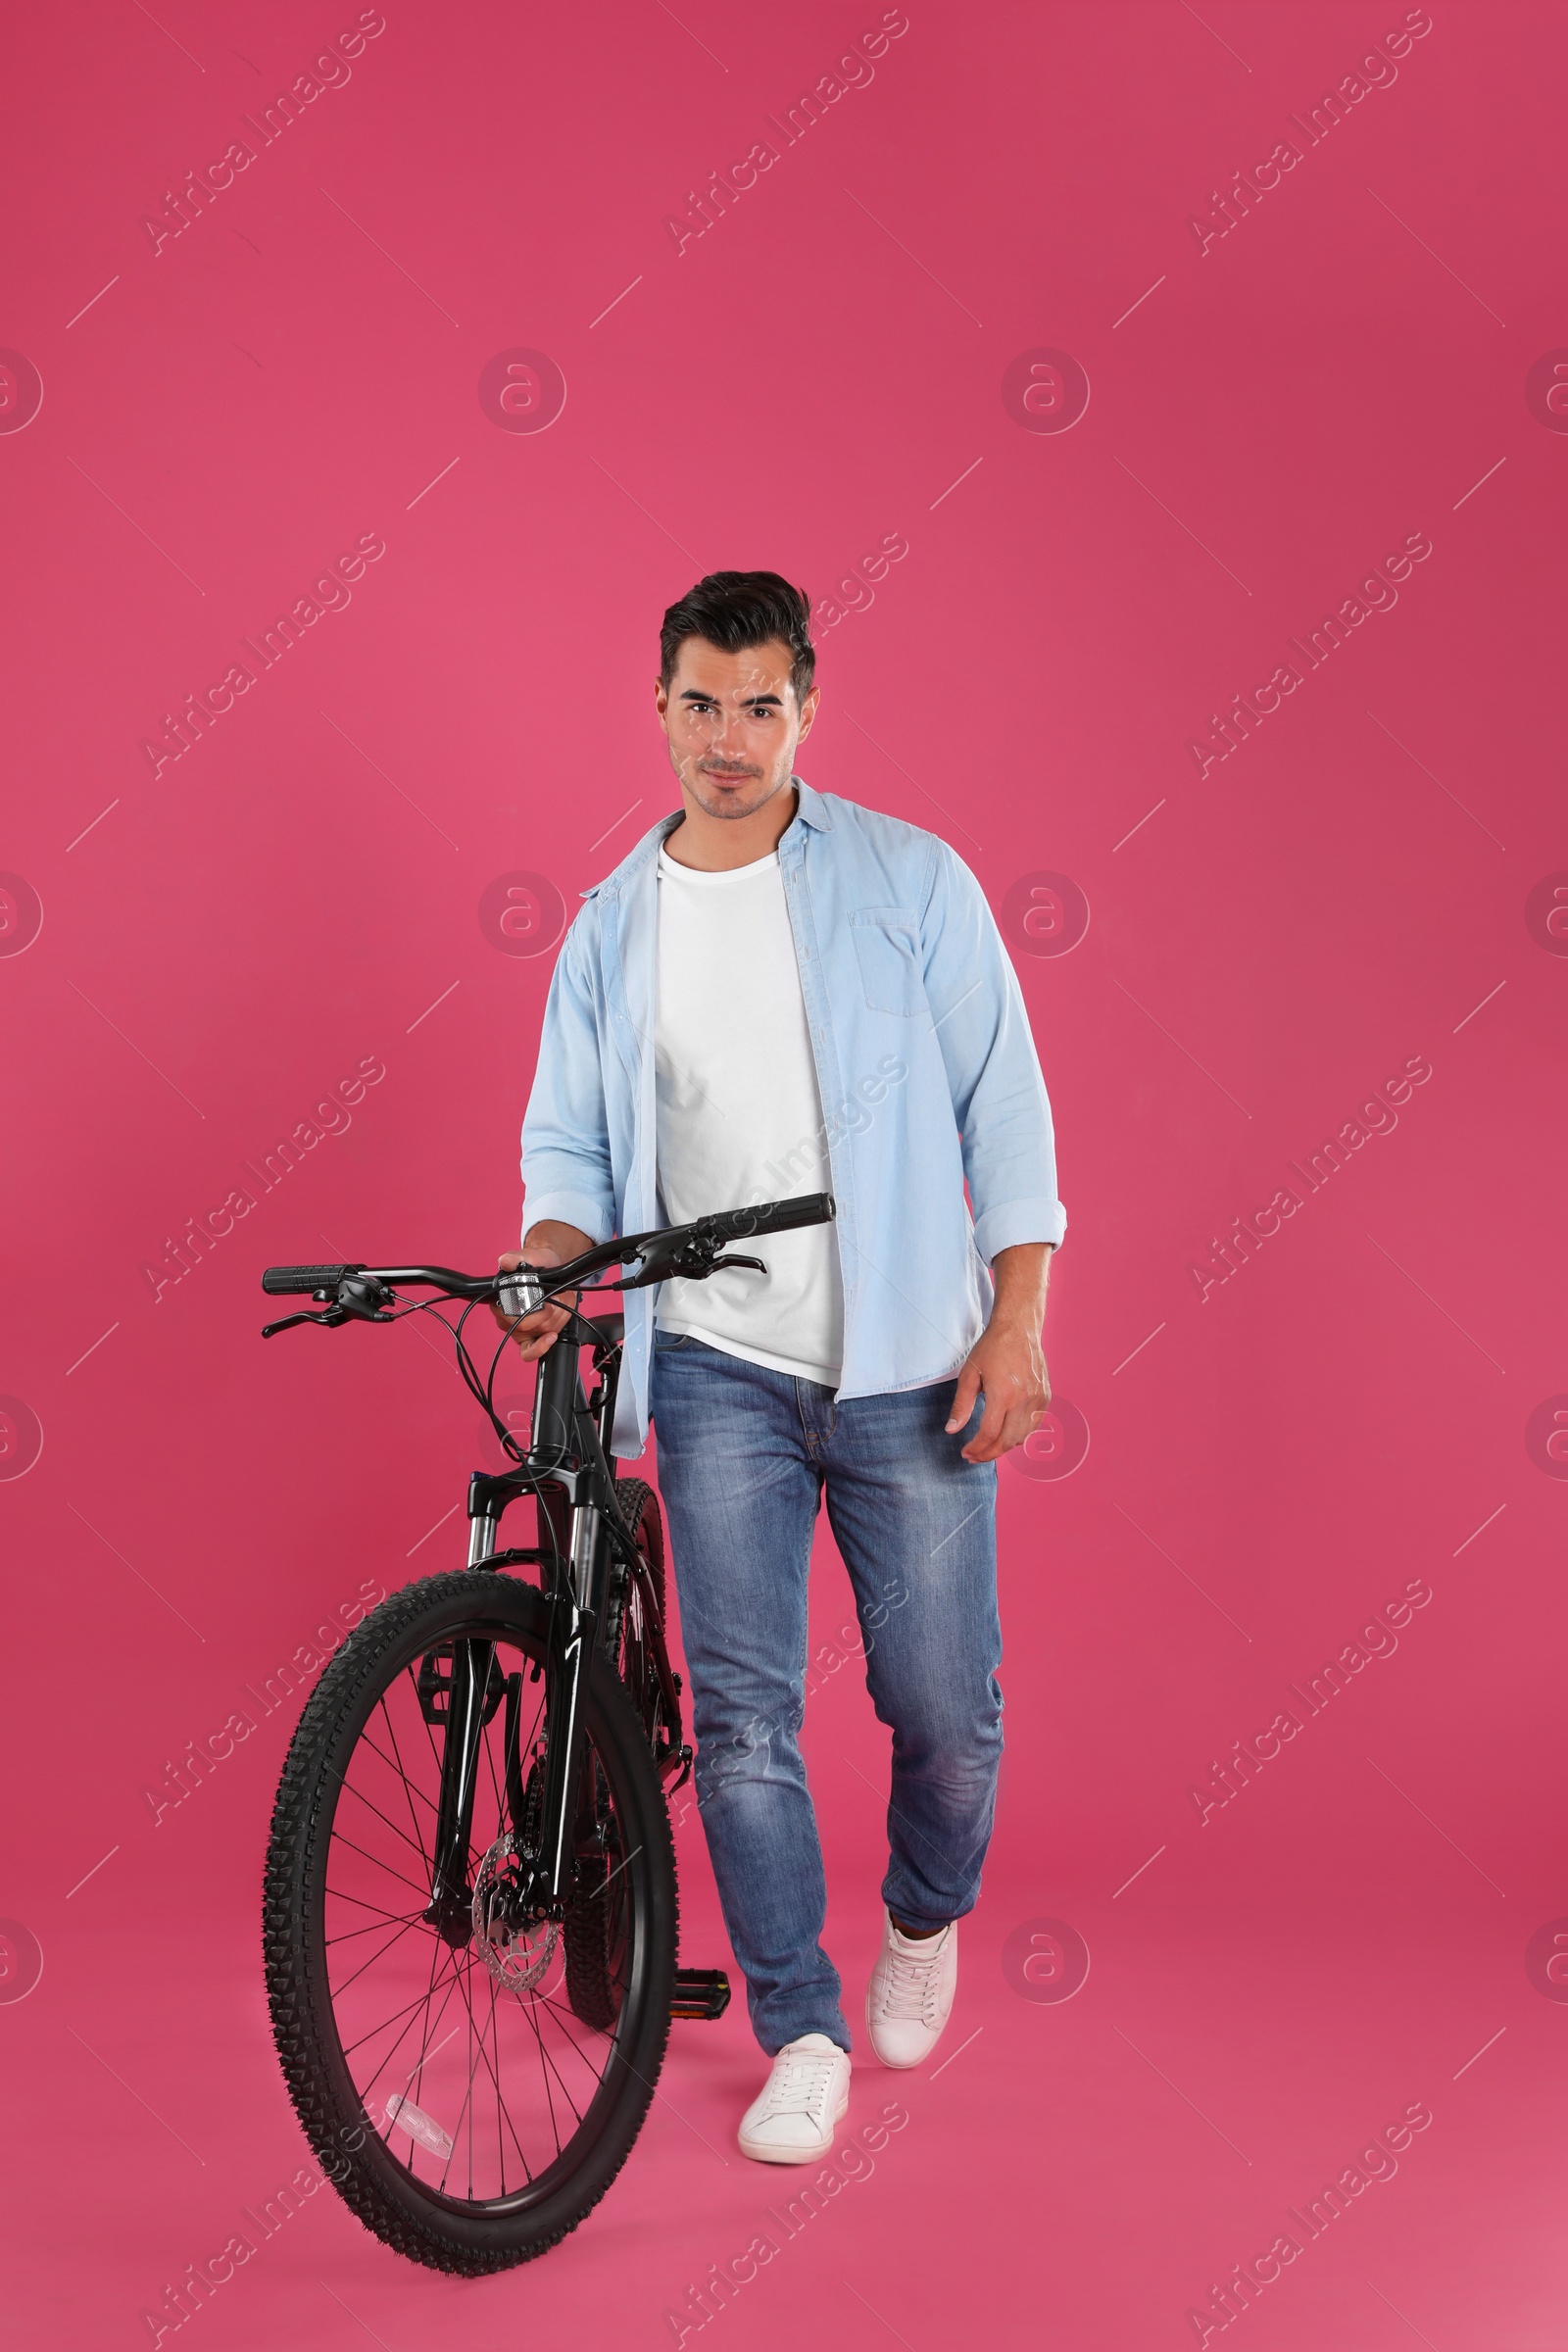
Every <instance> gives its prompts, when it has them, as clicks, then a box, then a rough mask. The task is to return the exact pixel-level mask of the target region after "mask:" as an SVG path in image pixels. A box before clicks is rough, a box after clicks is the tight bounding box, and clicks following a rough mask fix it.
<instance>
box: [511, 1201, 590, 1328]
mask: <svg viewBox="0 0 1568 2352" xmlns="http://www.w3.org/2000/svg"><path fill="white" fill-rule="evenodd" d="M592 1248H593V1244H592V1242H591V1241H590V1240H589V1238H588V1236H587V1235H586V1234H585V1233H579V1232H578V1230H577V1228H576V1226H575V1225H562V1224H557V1223H555V1222H553V1221H552V1220H550V1219H548V1218H546V1219H542V1220H541V1222H540V1223H539V1224H537V1225H535V1226H534V1227H532V1229H531V1230H530V1231H529V1233H528V1234H527V1236H526V1237H525V1242H524V1247H523V1248H522V1249H521V1250H506V1251H505V1252H504V1253H503V1254H502V1256H501V1257H500V1258H498V1259H497V1261H496V1262H497V1264H498V1265H499V1266H500V1268H501V1271H502V1272H503V1274H515V1272H516V1270H517V1268H518V1267H519V1266H564V1265H565V1264H566V1263H567V1261H568V1260H569V1259H571V1258H573V1257H581V1255H582V1253H583V1251H584V1250H591V1249H592ZM580 1296H581V1294H580V1293H579V1292H575V1291H574V1292H572V1293H571V1295H570V1298H569V1299H568V1300H567V1301H566V1302H564V1303H563V1304H561V1305H557V1304H555V1303H554V1302H552V1303H551V1304H550V1305H548V1306H541V1307H539V1308H537V1309H536V1310H535V1312H534V1313H533V1314H531V1315H523V1316H521V1317H518V1316H515V1315H509V1314H508V1313H507V1311H506V1308H505V1307H504V1306H502V1305H500V1304H499V1303H497V1304H496V1305H493V1306H492V1307H491V1309H490V1312H491V1313H492V1314H493V1315H494V1317H495V1319H496V1321H497V1323H498V1324H499V1325H500V1327H501V1329H502V1330H503V1331H505V1332H509V1333H510V1334H511V1335H512V1336H513V1337H514V1338H515V1341H516V1343H517V1352H518V1354H519V1355H520V1357H521V1358H522V1361H523V1362H524V1363H525V1364H532V1363H537V1361H538V1360H539V1358H540V1356H542V1355H545V1354H547V1353H548V1352H549V1350H550V1349H551V1348H553V1347H554V1346H555V1344H556V1335H557V1333H558V1332H559V1331H560V1330H561V1329H562V1327H563V1325H564V1323H565V1320H566V1316H567V1312H568V1309H569V1307H574V1306H575V1305H576V1304H577V1300H578V1299H579V1297H580Z"/></svg>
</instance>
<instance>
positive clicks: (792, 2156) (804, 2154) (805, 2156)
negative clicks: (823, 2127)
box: [735, 2091, 850, 2164]
mask: <svg viewBox="0 0 1568 2352" xmlns="http://www.w3.org/2000/svg"><path fill="white" fill-rule="evenodd" d="M849 2112H850V2094H849V2092H848V2091H846V2092H845V2094H844V2096H843V2098H842V2099H841V2100H840V2101H839V2111H838V2113H837V2115H836V2116H835V2117H834V2118H833V2131H837V2130H838V2128H839V2126H840V2124H842V2123H843V2121H844V2118H845V2117H846V2116H847V2115H848V2114H849ZM833 2131H830V2132H829V2133H828V2135H827V2137H826V2139H824V2140H823V2141H822V2142H821V2143H820V2145H819V2146H817V2147H814V2148H779V2147H763V2146H761V2145H760V2143H759V2142H757V2141H748V2140H747V2139H746V2138H745V2136H744V2135H743V2134H742V2133H741V2132H739V2131H737V2132H736V2134H735V2144H736V2146H737V2147H738V2148H739V2149H740V2152H741V2154H742V2155H743V2156H749V2157H750V2158H751V2159H752V2162H753V2163H754V2164H819V2163H820V2162H821V2160H822V2158H823V2157H824V2156H831V2154H832V2153H833Z"/></svg>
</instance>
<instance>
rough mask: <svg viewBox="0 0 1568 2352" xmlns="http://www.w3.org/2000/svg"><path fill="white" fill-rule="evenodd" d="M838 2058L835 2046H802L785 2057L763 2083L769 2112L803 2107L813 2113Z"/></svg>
mask: <svg viewBox="0 0 1568 2352" xmlns="http://www.w3.org/2000/svg"><path fill="white" fill-rule="evenodd" d="M838 2062H839V2054H838V2052H837V2050H802V2051H800V2052H799V2053H798V2054H797V2055H795V2056H793V2057H790V2058H787V2059H786V2060H785V2062H784V2065H783V2066H782V2067H781V2068H780V2069H779V2070H778V2071H777V2072H776V2073H775V2074H774V2076H773V2079H772V2081H771V2082H769V2084H768V2086H767V2104H768V2111H769V2113H770V2114H775V2115H776V2114H778V2113H779V2112H780V2111H784V2112H789V2111H792V2110H798V2109H800V2108H802V2107H804V2108H806V2109H807V2110H808V2112H809V2113H810V2114H812V2115H814V2114H815V2113H816V2111H817V2110H818V2109H819V2108H820V2107H821V2105H822V2102H823V2100H824V2099H825V2098H826V2096H827V2086H828V2084H829V2082H831V2081H832V2078H833V2069H834V2068H835V2067H836V2066H837V2064H838Z"/></svg>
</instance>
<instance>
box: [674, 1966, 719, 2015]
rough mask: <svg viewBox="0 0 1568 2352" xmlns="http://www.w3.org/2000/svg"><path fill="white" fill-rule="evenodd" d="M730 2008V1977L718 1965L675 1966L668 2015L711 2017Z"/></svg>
mask: <svg viewBox="0 0 1568 2352" xmlns="http://www.w3.org/2000/svg"><path fill="white" fill-rule="evenodd" d="M728 2007H729V1979H728V1977H726V1976H725V1974H724V1971H723V1970H722V1969H721V1968H677V1969H676V1971H675V1996H674V1998H673V2000H672V2001H671V2002H670V2004H669V2014H670V2016H671V2017H696V2018H707V2019H712V2018H715V2017H722V2016H723V2014H724V2012H725V2010H726V2009H727V2008H728Z"/></svg>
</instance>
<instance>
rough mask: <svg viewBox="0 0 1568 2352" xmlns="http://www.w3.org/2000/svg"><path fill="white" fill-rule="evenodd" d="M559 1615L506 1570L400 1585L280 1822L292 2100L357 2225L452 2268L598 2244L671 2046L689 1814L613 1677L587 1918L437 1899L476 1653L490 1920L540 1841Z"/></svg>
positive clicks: (587, 1820) (319, 1722) (272, 1911)
mask: <svg viewBox="0 0 1568 2352" xmlns="http://www.w3.org/2000/svg"><path fill="white" fill-rule="evenodd" d="M549 1617H550V1608H549V1603H548V1601H547V1600H546V1599H545V1598H544V1597H543V1596H542V1595H541V1594H540V1593H536V1592H535V1591H534V1590H533V1589H532V1588H531V1587H529V1586H527V1585H524V1584H521V1583H519V1582H518V1581H517V1580H516V1579H515V1578H512V1577H508V1576H505V1575H501V1574H498V1573H496V1572H494V1571H466V1572H463V1573H460V1574H456V1575H451V1576H437V1577H429V1578H426V1579H424V1580H423V1581H421V1582H420V1583H418V1584H415V1585H411V1586H409V1587H408V1588H407V1589H406V1590H405V1591H403V1592H401V1593H394V1594H393V1596H392V1597H391V1599H389V1600H387V1601H384V1602H383V1603H382V1604H381V1606H380V1607H379V1608H377V1609H376V1610H374V1611H373V1612H372V1614H371V1615H370V1616H369V1617H368V1618H367V1619H366V1620H365V1622H364V1624H363V1625H361V1627H360V1628H359V1630H358V1631H357V1632H356V1633H355V1634H354V1635H353V1637H352V1638H351V1639H350V1641H349V1642H346V1643H345V1644H344V1646H343V1648H342V1649H341V1650H340V1651H339V1652H338V1654H337V1656H336V1657H335V1658H334V1659H333V1661H332V1663H331V1665H330V1666H329V1667H328V1669H327V1671H326V1673H325V1674H324V1675H323V1676H322V1677H321V1680H320V1682H319V1685H318V1686H317V1689H316V1691H314V1692H313V1694H312V1696H311V1699H310V1701H309V1703H308V1705H307V1706H306V1709H305V1713H304V1715H303V1716H302V1717H301V1720H300V1724H299V1728H298V1730H297V1731H296V1733H295V1735H294V1740H293V1743H292V1745H291V1747H290V1749H289V1753H288V1758H287V1761H286V1763H285V1765H284V1768H283V1776H282V1781H281V1783H280V1786H279V1789H278V1794H277V1802H276V1806H275V1808H274V1811H273V1816H272V1834H271V1841H270V1847H269V1850H268V1862H267V1884H266V1899H265V1912H264V1925H265V1945H266V1955H267V1981H268V1993H269V1997H270V2005H271V2013H272V2025H273V2031H274V2034H275V2036H276V2040H277V2048H278V2054H279V2057H280V2058H281V2060H282V2065H283V2073H284V2077H285V2080H286V2082H287V2084H288V2089H289V2094H290V2096H291V2097H292V2099H293V2101H294V2105H295V2108H296V2110H297V2111H298V2114H299V2117H300V2120H301V2122H302V2124H303V2125H304V2127H305V2131H306V2133H307V2136H308V2137H309V2139H310V2142H311V2145H312V2147H313V2149H314V2150H315V2152H316V2155H317V2157H318V2159H319V2162H320V2164H321V2166H322V2168H323V2169H324V2170H325V2172H326V2174H327V2177H328V2178H329V2179H330V2180H333V2181H334V2182H335V2184H336V2186H337V2188H338V2190H339V2191H340V2193H341V2194H342V2196H343V2197H344V2198H345V2200H346V2201H347V2202H348V2204H349V2205H351V2206H352V2207H353V2209H354V2211H355V2212H356V2213H357V2214H358V2215H359V2217H360V2219H361V2220H362V2221H363V2222H364V2223H365V2224H366V2225H367V2227H368V2228H369V2229H373V2230H374V2231H375V2232H376V2234H377V2235H378V2236H379V2237H382V2238H384V2239H385V2240H386V2241H387V2243H388V2244H389V2245H392V2246H394V2247H396V2248H397V2250H398V2251H399V2252H400V2253H404V2254H408V2255H411V2256H413V2257H414V2259H415V2260H416V2261H418V2262H423V2263H427V2264H429V2265H430V2266H431V2267H432V2268H434V2269H437V2270H445V2271H461V2272H466V2273H478V2272H486V2271H498V2270H505V2269H507V2268H509V2267H510V2266H511V2265H512V2264H514V2263H518V2262H525V2261H527V2260H529V2259H530V2258H531V2257H532V2256H533V2255H536V2254H542V2253H543V2252H544V2251H545V2250H546V2249H547V2247H550V2246H552V2245H554V2244H555V2243H556V2242H557V2240H558V2239H560V2238H561V2237H563V2236H564V2234H565V2232H566V2231H567V2230H568V2229H575V2228H576V2226H577V2224H578V2223H579V2222H580V2221H581V2220H582V2219H583V2217H584V2215H585V2214H587V2213H588V2212H589V2211H590V2210H591V2208H592V2207H593V2206H594V2205H595V2204H597V2202H598V2201H599V2199H600V2198H601V2197H602V2196H603V2195H604V2193H605V2191H606V2189H607V2188H608V2187H609V2186H610V2184H611V2182H612V2180H613V2179H614V2177H615V2175H616V2173H617V2172H618V2171H619V2170H620V2167H621V2165H622V2164H623V2163H624V2162H625V2160H626V2157H627V2155H628V2153H629V2152H630V2149H631V2145H632V2142H633V2140H634V2139H635V2138H636V2136H637V2132H638V2131H639V2129H640V2128H641V2125H642V2122H643V2118H644V2116H645V2115H646V2113H647V2111H648V2106H649V2102H650V2101H651V2099H652V2097H653V2092H654V2083H655V2082H656V2080H657V2078H658V2074H659V2070H660V2066H661V2064H662V2058H663V2053H664V2044H665V2040H666V2038H667V2035H668V2031H669V2013H670V1999H671V1994H672V1990H673V1982H674V1966H675V1948H676V1893H675V1861H674V1849H673V1846H672V1844H671V1840H670V1834H669V1819H668V1814H667V1812H666V1810H665V1806H664V1801H663V1795H662V1790H661V1789H660V1786H659V1780H658V1775H657V1773H656V1772H655V1769H654V1764H653V1758H652V1756H651V1754H650V1752H649V1747H648V1742H647V1738H646V1735H645V1734H644V1732H643V1730H642V1727H641V1726H640V1725H639V1723H638V1722H637V1720H636V1717H635V1715H634V1714H633V1712H632V1709H631V1706H630V1705H629V1704H628V1701H627V1698H626V1695H625V1692H624V1691H623V1690H622V1688H621V1686H620V1684H619V1682H618V1681H617V1679H616V1677H615V1675H614V1674H613V1671H612V1670H611V1668H610V1667H609V1666H608V1665H606V1664H604V1663H600V1664H598V1665H596V1667H595V1669H594V1672H593V1675H592V1677H591V1680H590V1684H589V1690H588V1704H587V1716H586V1728H585V1735H584V1737H585V1753H584V1756H583V1764H582V1780H583V1788H584V1790H585V1791H586V1792H591V1799H590V1801H588V1802H586V1803H585V1804H580V1805H579V1809H578V1837H577V1851H576V1853H575V1855H574V1858H573V1867H572V1877H571V1885H570V1887H569V1890H568V1895H567V1912H566V1919H565V1921H564V1923H561V1924H560V1925H553V1924H550V1923H546V1924H545V1925H543V1926H541V1927H538V1928H535V1929H532V1930H530V1931H526V1932H518V1933H516V1934H513V1935H508V1934H507V1933H506V1932H505V1931H504V1930H503V1929H500V1928H496V1929H494V1930H493V1932H491V1933H486V1932H485V1929H484V1927H483V1925H482V1924H479V1925H474V1926H469V1925H468V1924H467V1923H466V1919H465V1918H464V1917H463V1916H460V1915H459V1911H460V1907H459V1906H455V1905H454V1904H452V1903H451V1902H448V1903H447V1904H446V1905H445V1906H444V1907H442V1908H439V1909H437V1907H435V1906H432V1903H431V1848H432V1843H433V1833H434V1827H435V1823H436V1819H437V1810H438V1807H439V1803H440V1796H441V1758H442V1753H443V1743H444V1740H445V1736H446V1735H445V1711H444V1710H445V1704H446V1697H447V1694H448V1692H449V1686H450V1682H451V1679H452V1678H451V1665H452V1660H453V1658H454V1656H455V1654H456V1646H455V1645H456V1644H458V1643H460V1642H473V1643H478V1644H481V1645H493V1657H494V1664H493V1665H492V1667H491V1668H490V1672H489V1681H488V1685H487V1691H486V1700H485V1705H484V1708H483V1714H484V1724H483V1729H482V1731H481V1732H480V1735H479V1753H478V1759H477V1776H476V1795H475V1799H474V1805H473V1819H472V1827H471V1831H470V1834H469V1839H468V1852H467V1873H466V1889H467V1891H468V1893H469V1895H473V1894H475V1893H477V1894H478V1896H479V1901H478V1903H477V1904H476V1906H475V1908H474V1919H475V1921H476V1922H479V1923H483V1922H484V1921H485V1920H486V1919H487V1918H488V1917H489V1914H488V1913H487V1912H486V1910H485V1906H484V1895H485V1890H486V1889H487V1888H488V1887H493V1886H494V1885H495V1884H496V1882H497V1881H498V1879H499V1878H501V1877H504V1876H505V1874H506V1873H507V1870H508V1868H509V1865H511V1866H513V1867H515V1856H516V1854H517V1852H518V1850H519V1849H520V1848H522V1847H525V1846H527V1845H528V1844H529V1842H530V1841H531V1838H532V1836H533V1834H534V1827H535V1822H534V1817H535V1816H536V1814H537V1800H536V1795H535V1791H536V1790H537V1789H538V1788H539V1787H540V1785H541V1783H542V1777H543V1758H544V1752H545V1741H546V1733H547V1727H546V1723H545V1718H544V1692H545V1689H546V1684H545V1681H544V1679H543V1675H542V1672H541V1670H542V1668H543V1665H544V1659H545V1649H546V1637H547V1629H548V1625H549ZM481 1654H483V1650H482V1649H481V1650H480V1651H478V1652H470V1653H469V1655H470V1656H475V1655H481ZM519 1816H520V1818H519ZM432 1910H436V1917H435V1918H434V1919H433V1920H431V1919H427V1918H426V1916H425V1914H426V1913H427V1912H431V1911H432ZM579 1912H581V1913H583V1914H584V1920H583V1921H579V1918H578V1913H579ZM590 1918H591V1919H592V1921H593V1935H594V1942H595V1948H596V1950H602V1951H603V1952H604V1955H605V1967H606V1980H605V1983H604V1985H603V1987H602V1993H601V1998H600V2000H599V2002H598V2005H597V2009H596V2011H595V2014H594V2016H593V2018H592V2020H591V2021H585V2019H584V2016H583V2014H582V2008H584V2007H587V2006H588V2004H587V2003H583V2004H582V2007H578V2005H577V2003H576V2002H575V2001H574V2000H573V1998H572V1994H573V1992H574V1991H575V1990H576V1987H575V1986H573V1985H570V1984H569V1983H568V1982H567V1978H568V1972H569V1961H570V1958H571V1957H573V1956H575V1950H576V1948H577V1947H578V1946H579V1945H580V1943H581V1941H582V1928H583V1925H584V1924H585V1921H586V1919H590Z"/></svg>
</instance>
